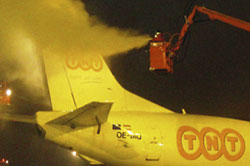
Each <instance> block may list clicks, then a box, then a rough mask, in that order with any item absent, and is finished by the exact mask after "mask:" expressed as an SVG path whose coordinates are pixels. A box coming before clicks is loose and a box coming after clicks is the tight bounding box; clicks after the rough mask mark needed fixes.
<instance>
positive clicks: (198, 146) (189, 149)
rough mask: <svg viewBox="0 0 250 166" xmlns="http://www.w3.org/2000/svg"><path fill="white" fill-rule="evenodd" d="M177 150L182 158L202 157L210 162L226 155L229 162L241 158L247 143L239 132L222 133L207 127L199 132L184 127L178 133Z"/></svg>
mask: <svg viewBox="0 0 250 166" xmlns="http://www.w3.org/2000/svg"><path fill="white" fill-rule="evenodd" d="M177 148H178V151H179V153H180V154H181V156H182V157H184V158H185V159H188V160H195V159H197V158H198V157H200V155H202V154H203V156H204V157H205V158H206V159H208V160H217V159H219V158H220V157H221V156H222V155H224V156H225V157H226V158H227V159H228V160H230V161H235V160H238V159H240V158H241V156H242V155H243V153H244V151H245V141H244V139H243V137H242V136H241V135H240V133H239V132H237V131H236V130H233V129H224V130H222V132H219V131H217V130H216V129H214V128H210V127H205V128H203V129H201V131H200V132H199V131H198V130H196V129H195V128H193V127H189V126H182V127H180V128H179V130H178V132H177Z"/></svg>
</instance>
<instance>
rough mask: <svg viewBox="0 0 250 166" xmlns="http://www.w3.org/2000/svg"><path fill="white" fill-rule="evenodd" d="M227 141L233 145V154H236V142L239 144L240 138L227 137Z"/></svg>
mask: <svg viewBox="0 0 250 166" xmlns="http://www.w3.org/2000/svg"><path fill="white" fill-rule="evenodd" d="M227 141H228V142H230V143H231V148H232V152H235V142H238V138H236V137H227Z"/></svg>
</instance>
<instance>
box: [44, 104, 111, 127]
mask: <svg viewBox="0 0 250 166" xmlns="http://www.w3.org/2000/svg"><path fill="white" fill-rule="evenodd" d="M112 104H113V103H99V102H92V103H90V104H87V105H85V106H83V107H81V108H78V109H76V110H74V111H72V112H70V113H67V114H65V115H63V116H60V117H58V118H56V119H54V120H52V121H49V122H48V123H47V124H49V125H51V124H54V125H66V126H71V127H74V128H76V127H87V126H94V125H99V124H102V123H105V122H106V121H107V119H108V114H109V112H110V109H111V106H112Z"/></svg>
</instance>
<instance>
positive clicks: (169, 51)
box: [149, 6, 250, 73]
mask: <svg viewBox="0 0 250 166" xmlns="http://www.w3.org/2000/svg"><path fill="white" fill-rule="evenodd" d="M196 12H200V13H203V14H206V15H208V17H209V19H210V20H219V21H222V22H224V23H227V24H230V25H232V26H235V27H237V28H240V29H243V30H246V31H248V32H250V23H249V22H246V21H242V20H240V19H236V18H233V17H230V16H227V15H224V14H221V13H218V12H216V11H213V10H210V9H207V8H205V7H201V6H195V7H194V9H193V10H192V12H191V13H190V14H189V16H188V17H185V20H186V21H185V24H184V25H183V27H182V29H181V32H180V33H175V34H174V35H172V36H171V37H170V39H169V41H166V39H165V37H164V36H165V34H164V33H160V32H157V33H156V34H155V36H154V38H153V39H152V40H151V41H150V49H149V52H150V70H164V71H166V72H168V73H173V71H174V70H173V66H174V58H175V57H176V56H177V52H178V51H179V50H180V48H181V46H182V44H183V41H184V37H185V35H186V33H187V31H188V28H189V27H190V26H191V25H192V24H193V23H194V21H193V19H194V16H195V14H196ZM177 36H179V37H178V40H177V42H176V43H175V44H173V43H172V40H173V39H174V38H175V37H177Z"/></svg>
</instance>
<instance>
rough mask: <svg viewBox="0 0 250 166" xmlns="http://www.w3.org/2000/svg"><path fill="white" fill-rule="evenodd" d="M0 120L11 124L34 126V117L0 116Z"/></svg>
mask: <svg viewBox="0 0 250 166" xmlns="http://www.w3.org/2000/svg"><path fill="white" fill-rule="evenodd" d="M0 119H1V120H7V121H12V122H22V123H30V124H36V116H32V115H19V114H0Z"/></svg>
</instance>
